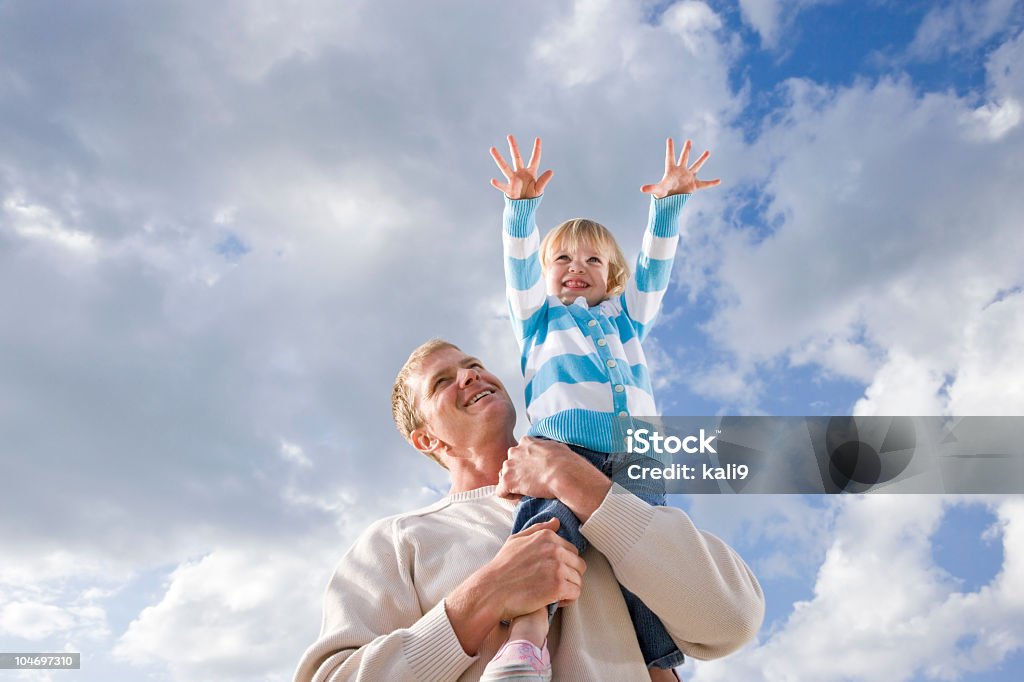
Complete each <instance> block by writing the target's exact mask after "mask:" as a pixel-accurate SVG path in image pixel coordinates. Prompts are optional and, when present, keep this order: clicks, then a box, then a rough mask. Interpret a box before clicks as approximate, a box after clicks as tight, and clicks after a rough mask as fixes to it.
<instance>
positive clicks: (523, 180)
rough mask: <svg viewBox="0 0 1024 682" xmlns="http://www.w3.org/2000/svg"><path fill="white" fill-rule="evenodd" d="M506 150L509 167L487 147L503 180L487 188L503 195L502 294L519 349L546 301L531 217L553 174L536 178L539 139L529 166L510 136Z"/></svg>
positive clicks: (533, 219) (538, 160) (535, 230)
mask: <svg viewBox="0 0 1024 682" xmlns="http://www.w3.org/2000/svg"><path fill="white" fill-rule="evenodd" d="M508 148H509V151H510V152H511V155H512V167H511V168H509V165H508V164H507V163H505V159H503V158H502V157H501V154H500V153H498V150H497V149H495V148H494V147H491V158H493V159H494V163H496V164H498V169H499V170H501V174H502V175H504V176H505V180H506V182H499V181H498V180H494V179H492V180H491V185H492V186H493V187H494V188H495V189H500V190H501V191H502V192H504V193H505V211H504V213H503V214H502V240H501V241H502V245H503V247H504V251H505V295H506V296H507V297H508V312H509V317H510V318H511V320H512V327H513V328H514V329H515V333H516V341H517V342H518V343H519V347H520V349H522V348H523V347H524V344H525V343H526V339H527V338H528V337H529V336H531V335H532V334H533V333H535V332H536V330H537V328H538V326H537V325H538V324H539V321H538V318H537V316H536V315H535V313H536V312H537V311H538V310H540V309H541V307H542V306H543V305H544V301H545V299H546V298H547V291H546V289H545V287H544V278H543V277H542V276H541V267H540V258H539V257H538V253H537V249H538V246H539V245H540V237H539V235H538V233H537V220H536V217H535V216H536V212H537V205H538V204H539V203H540V200H541V194H543V192H544V187H545V185H547V184H548V180H550V179H551V176H552V175H554V173H553V172H552V171H545V172H544V173H542V174H541V175H540V177H537V168H538V166H540V138H539V137H538V138H536V140H535V141H534V143H533V153H532V154H530V163H528V164H527V165H526V166H523V157H522V156H521V155H520V154H519V145H517V144H516V138H514V137H512V136H511V135H509V136H508Z"/></svg>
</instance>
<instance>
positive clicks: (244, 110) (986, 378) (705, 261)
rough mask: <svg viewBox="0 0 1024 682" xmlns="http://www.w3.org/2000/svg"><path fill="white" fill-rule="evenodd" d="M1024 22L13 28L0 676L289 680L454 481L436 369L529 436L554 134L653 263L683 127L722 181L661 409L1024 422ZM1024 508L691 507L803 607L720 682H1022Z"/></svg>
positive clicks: (802, 503)
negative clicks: (523, 157) (529, 247)
mask: <svg viewBox="0 0 1024 682" xmlns="http://www.w3.org/2000/svg"><path fill="white" fill-rule="evenodd" d="M442 17H443V18H442ZM1022 28H1024V4H1022V3H1021V2H1020V0H937V1H935V2H924V1H917V0H911V1H908V2H883V1H881V0H868V1H867V2H853V1H852V0H849V1H840V0H793V1H791V2H782V1H781V0H739V1H738V2H725V1H721V2H718V1H715V0H708V1H706V2H702V1H699V0H682V1H680V2H640V3H637V2H626V1H624V0H623V1H617V0H577V1H576V2H541V1H540V0H537V1H536V2H532V1H528V2H523V3H514V4H509V5H508V6H504V5H497V4H492V3H484V4H481V3H457V2H445V3H443V6H442V7H435V6H428V5H424V6H422V7H421V6H419V5H410V4H409V3H399V2H388V1H384V2H362V1H357V2H347V3H343V4H340V5H339V4H338V3H333V2H329V1H327V0H300V1H296V2H288V3H283V2H282V3H278V2H273V1H271V2H266V1H263V0H229V1H227V2H223V3H216V4H215V5H210V4H209V3H201V2H197V1H184V2H173V3H172V2H152V3H146V4H145V5H144V6H143V5H139V4H138V3H135V2H130V1H128V0H121V1H114V0H109V1H107V2H103V3H96V4H93V5H90V6H88V7H86V6H82V5H77V4H76V5H68V4H66V3H58V2H46V1H43V2H31V3H30V2H21V3H17V2H10V3H3V4H0V319H3V320H4V323H3V324H2V325H0V461H2V462H3V464H4V468H5V480H6V481H8V483H9V485H8V486H7V488H6V489H5V490H4V493H3V495H2V496H0V547H2V548H3V551H2V552H0V651H63V650H67V651H80V652H82V654H83V669H82V670H81V671H80V672H78V673H62V674H60V675H56V674H55V675H52V676H47V675H45V674H31V675H25V676H22V677H21V678H18V677H17V676H12V679H33V680H36V679H76V680H90V681H91V680H112V679H114V680H121V679H124V680H134V679H142V678H145V679H152V680H196V679H222V680H261V681H262V680H285V679H289V678H290V675H291V671H292V669H293V668H294V665H295V663H296V661H297V660H298V657H299V655H300V653H301V651H302V650H303V648H304V647H305V646H307V645H308V644H309V643H311V642H312V641H313V639H314V638H315V636H316V634H317V630H318V627H319V609H320V597H321V594H322V589H323V586H324V585H325V583H326V581H327V578H328V576H329V574H330V571H331V569H332V567H333V565H334V563H335V562H336V560H337V559H338V558H339V556H340V555H341V553H342V552H344V550H345V548H346V547H347V546H348V545H349V544H351V542H352V541H353V540H354V538H355V537H356V536H357V535H358V533H359V532H360V531H361V530H362V529H363V528H365V527H366V525H367V524H368V523H370V522H371V521H372V520H374V519H377V518H380V517H381V516H384V515H386V514H391V513H397V512H399V511H403V510H408V509H411V508H414V507H416V506H419V505H423V504H427V503H429V502H431V501H432V500H434V499H436V498H437V497H438V496H439V495H441V494H443V493H444V491H445V490H446V479H445V477H444V475H443V472H442V471H440V470H439V469H438V468H437V467H436V466H434V465H432V464H431V463H430V462H429V461H427V460H426V459H425V458H423V457H421V456H420V455H418V454H417V453H415V452H414V451H413V450H412V449H411V448H410V447H409V446H408V445H407V444H405V443H404V442H403V441H402V440H401V438H400V437H399V436H398V435H397V433H395V431H394V429H393V427H392V426H391V424H390V418H389V413H388V407H387V396H388V392H389V389H390V385H391V381H392V379H393V376H394V373H395V372H396V371H397V368H398V367H399V366H400V365H401V363H402V361H403V360H404V358H405V357H406V355H407V354H408V352H409V350H410V349H411V348H413V347H414V346H415V345H417V344H418V343H420V342H421V341H423V340H425V339H426V338H429V337H431V336H444V337H447V338H450V339H452V340H453V341H455V342H457V343H459V344H460V345H462V346H463V347H464V348H466V349H467V350H469V351H470V352H473V353H475V354H477V355H479V356H480V357H482V358H483V359H484V360H485V362H486V363H487V364H488V365H489V367H490V368H492V369H493V370H495V371H496V372H497V373H498V374H499V376H501V377H502V378H503V379H504V380H505V382H506V384H507V385H508V386H509V387H510V390H511V392H512V393H513V395H514V398H515V399H516V400H517V401H518V404H519V405H520V407H521V403H522V400H521V396H520V395H519V394H520V391H521V384H520V378H519V374H518V367H517V364H518V362H517V352H516V349H515V344H514V341H513V340H512V336H511V333H510V330H509V328H508V323H507V321H506V320H505V318H504V315H505V312H504V311H505V306H504V300H503V290H502V287H503V284H502V277H501V264H500V263H501V260H500V259H501V257H500V245H499V241H498V240H497V238H496V234H497V232H496V231H497V224H498V221H499V218H500V209H501V204H500V197H499V196H498V195H497V193H496V192H495V191H494V190H493V189H492V188H490V187H489V186H488V180H489V179H490V178H491V177H492V176H493V175H494V174H495V169H494V167H493V164H492V162H491V160H490V158H489V157H488V155H487V149H488V147H490V146H491V145H499V146H500V144H501V142H502V140H503V138H504V136H505V135H506V134H507V133H514V134H516V135H517V136H519V137H520V138H522V139H527V138H529V137H531V136H533V135H541V136H543V138H544V143H545V147H544V149H545V154H544V160H543V163H542V167H543V168H552V169H554V170H555V177H554V179H553V180H552V183H551V185H550V186H549V189H548V191H547V193H546V196H545V201H544V204H543V206H542V207H541V210H540V214H539V220H540V222H541V227H542V229H544V228H546V227H550V226H552V225H554V224H557V223H558V222H560V221H561V220H563V219H565V218H567V217H571V216H576V215H586V216H591V217H594V218H596V219H598V220H600V221H601V222H603V223H604V224H606V225H608V226H609V227H610V228H611V229H612V230H613V232H615V234H616V235H617V237H618V238H619V240H620V242H621V244H622V245H623V248H624V250H625V251H626V252H627V253H635V251H636V250H637V248H638V246H639V241H640V229H641V228H642V224H643V219H644V217H645V216H646V210H647V204H646V197H644V196H643V195H642V194H640V193H639V192H638V191H637V188H638V187H639V186H640V185H641V184H643V183H646V182H652V181H654V180H656V179H657V177H658V176H659V175H660V172H661V171H660V169H661V160H662V154H663V151H662V150H663V144H664V138H665V137H666V136H669V135H671V136H674V137H676V138H677V139H682V138H685V137H692V138H693V139H694V143H695V146H696V147H697V148H698V149H703V148H709V149H711V151H712V157H711V159H710V160H709V162H708V163H707V165H706V166H705V172H706V174H707V175H708V177H714V176H719V177H721V178H722V179H723V184H722V186H721V187H719V188H716V189H714V190H708V191H706V192H703V193H701V194H700V195H698V196H697V197H695V198H694V199H693V200H692V201H691V202H689V204H688V206H687V208H686V211H685V215H684V219H683V227H684V235H685V236H684V239H683V241H682V243H681V247H680V254H679V257H678V259H677V262H676V266H675V270H674V272H673V286H672V289H671V291H670V293H669V296H668V297H667V299H666V306H665V310H664V314H663V317H662V319H661V321H660V322H659V325H658V327H657V328H656V330H655V332H654V333H653V334H652V336H651V337H650V340H649V341H648V342H647V343H646V344H645V350H646V352H647V354H648V357H649V360H650V364H651V368H652V374H653V377H654V379H655V384H656V391H657V398H658V402H659V405H660V407H661V409H662V411H663V412H664V413H665V414H678V415H687V414H690V415H699V414H787V415H805V414H806V415H814V414H848V413H856V414H865V415H867V414H922V415H923V414H949V415H955V414H964V415H967V414H988V415H999V414H1021V413H1024V360H1022V359H1021V357H1020V354H1019V353H1018V352H1016V350H1015V349H1017V348H1020V347H1021V346H1022V345H1024V297H1022V296H1021V292H1022V287H1024V275H1022V274H1021V272H1022V271H1021V268H1020V266H1019V262H1018V261H1019V255H1018V254H1019V253H1021V252H1024V231H1022V230H1021V228H1020V226H1021V225H1024V195H1021V193H1020V192H1019V189H1018V185H1019V178H1020V177H1022V176H1024V163H1022V162H1021V161H1020V159H1024V126H1022V125H1021V118H1022V106H1024V105H1022V103H1024V71H1022V68H1021V67H1020V66H1019V65H1020V64H1024V36H1022ZM41 46H45V49H41ZM524 424H525V422H521V424H520V429H521V430H522V429H524V428H525V427H524ZM11 482H15V483H13V484H12V483H11ZM1022 502H1024V500H1022V498H1021V497H1020V496H1014V497H995V496H978V497H976V498H970V499H968V498H951V497H950V498H947V497H941V496H919V497H918V496H910V495H899V496H896V495H889V496H881V495H879V496H872V497H870V498H851V497H847V496H844V497H842V498H838V499H834V498H827V499H826V498H814V497H797V496H792V497H789V496H773V497H754V496H737V497H730V498H725V497H715V498H711V497H693V498H678V499H676V500H675V501H674V503H675V504H677V505H678V506H681V507H682V508H684V509H685V510H687V511H688V513H690V514H691V515H692V516H693V518H694V519H695V520H696V522H697V524H698V525H699V526H700V527H702V528H705V529H707V530H708V531H709V532H713V533H716V534H718V535H720V536H722V537H724V538H726V539H727V540H728V541H729V542H730V543H732V545H733V546H734V547H736V548H737V550H738V551H739V552H740V553H741V554H742V556H743V557H744V558H745V559H746V560H747V562H748V563H749V564H750V565H751V566H752V567H753V569H754V570H755V572H756V573H757V575H758V576H759V578H760V580H761V582H762V585H763V587H764V589H765V592H766V594H767V602H768V613H767V618H766V622H765V626H764V627H763V628H762V631H761V633H760V635H759V637H758V639H757V640H756V641H755V642H752V643H751V644H750V645H749V646H748V647H746V648H745V649H744V650H743V651H741V652H738V653H737V654H735V655H733V656H731V657H728V658H726V659H724V660H722V661H717V662H710V663H696V662H689V663H688V664H687V666H686V669H685V673H686V679H690V680H696V681H698V682H709V681H713V680H724V679H731V680H736V679H742V680H771V681H782V680H803V679H814V680H836V681H839V680H865V681H875V680H879V681H881V680H884V681H886V682H890V681H892V680H938V679H943V680H946V679H962V680H1011V679H1013V680H1016V679H1018V678H1019V677H1020V676H1021V673H1022V672H1024V653H1022V651H1024V636H1022V635H1021V632H1022V631H1024V628H1021V627H1020V624H1021V623H1024V603H1022V602H1021V600H1020V597H1019V595H1020V594H1024V584H1022V583H1021V580H1022V578H1021V576H1024V567H1022V566H1021V565H1020V563H1021V561H1022V559H1021V557H1022V556H1024V507H1022ZM72 676H73V677H72Z"/></svg>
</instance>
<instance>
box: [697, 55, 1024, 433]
mask: <svg viewBox="0 0 1024 682" xmlns="http://www.w3.org/2000/svg"><path fill="white" fill-rule="evenodd" d="M1008 45H1010V44H1008ZM1011 47H1012V49H1013V50H1019V49H1020V48H1019V38H1017V39H1015V41H1014V42H1013V43H1012V45H1010V47H1007V46H1004V48H1001V50H1000V51H997V52H996V53H995V55H994V56H993V57H992V58H991V61H990V73H992V74H993V75H992V80H991V82H990V95H991V100H990V103H989V104H986V105H982V108H981V109H978V107H976V106H975V105H974V104H973V103H972V102H971V101H970V100H969V99H968V98H966V97H965V98H961V97H958V96H956V95H954V94H951V93H945V94H936V93H925V94H923V95H921V94H917V93H916V92H915V91H914V88H913V86H912V84H911V83H910V82H909V81H906V80H886V79H882V80H881V81H879V82H878V83H875V84H869V83H866V82H860V83H855V84H854V85H852V86H849V87H844V88H838V89H834V90H830V89H827V88H823V87H820V86H816V85H814V84H812V83H809V82H806V81H791V82H790V83H789V84H788V87H789V95H790V98H791V100H790V101H791V104H790V106H789V107H788V109H787V110H786V116H785V117H784V118H783V119H781V120H780V121H779V122H778V123H776V124H775V125H772V126H770V127H769V128H768V129H767V130H766V131H765V133H764V135H763V136H762V138H761V139H760V140H758V141H757V142H755V143H754V145H753V146H752V149H751V153H752V158H753V159H754V160H755V163H754V165H753V169H752V170H751V174H752V175H751V178H752V179H751V182H757V181H756V180H754V179H753V178H757V177H758V174H759V173H761V172H764V173H767V175H766V176H765V177H764V179H763V180H761V182H763V183H764V184H763V185H762V187H763V194H764V196H767V197H769V199H768V201H767V203H766V204H765V205H764V215H765V219H766V220H767V221H773V222H774V224H775V225H776V229H775V230H774V232H773V233H771V234H770V235H769V236H767V238H764V239H763V240H759V241H749V240H748V239H747V238H746V237H745V236H743V235H737V234H729V233H723V235H722V236H721V237H720V238H719V241H720V244H721V247H720V248H721V252H722V253H723V259H722V262H721V266H720V267H719V269H718V271H717V273H715V278H716V279H717V284H716V286H717V293H716V296H717V298H718V299H719V300H720V301H721V303H722V305H720V306H719V307H718V308H717V309H716V313H715V314H714V316H713V318H712V320H711V321H709V322H708V323H707V325H706V328H707V329H708V330H709V332H710V334H711V336H712V338H713V339H714V340H715V342H716V344H717V346H718V347H719V348H724V349H729V350H730V351H731V352H732V353H734V354H735V359H734V360H733V366H734V367H735V368H736V369H737V370H739V371H744V372H746V371H749V370H750V368H753V367H758V366H763V365H764V364H765V363H769V362H772V361H775V360H777V359H778V358H780V357H782V358H786V359H787V360H788V362H790V363H792V364H794V365H807V364H811V365H817V366H819V367H820V368H821V371H822V373H823V374H824V375H826V376H836V377H841V378H849V379H853V380H855V381H860V382H865V383H867V384H868V389H867V391H866V393H865V397H864V399H863V400H862V402H861V404H860V406H859V407H858V409H860V410H863V411H865V413H868V412H871V413H880V412H886V411H889V412H891V413H903V414H909V413H921V414H925V413H944V412H946V411H948V410H949V409H951V405H950V403H949V398H950V396H949V395H948V394H947V393H946V392H945V390H944V387H945V386H946V378H947V377H952V378H953V379H954V380H955V378H956V377H957V375H958V374H959V372H960V371H962V370H964V369H966V368H965V367H963V366H962V364H961V363H963V362H965V361H966V360H967V358H969V357H971V355H972V354H973V353H976V352H977V351H976V348H975V347H976V346H977V344H978V341H977V340H976V338H972V337H970V335H971V334H972V332H971V330H973V329H976V328H977V327H978V326H980V325H982V324H983V322H982V321H983V320H984V319H985V318H986V317H987V316H988V315H989V314H990V312H989V311H988V309H987V308H986V306H988V305H989V303H990V302H991V301H992V300H993V298H994V297H995V296H996V295H997V294H998V293H999V292H1001V291H1008V290H1013V289H1014V288H1015V287H1018V286H1019V285H1020V283H1021V281H1020V275H1019V272H1020V271H1019V266H1018V264H1017V262H1016V258H1015V257H1014V256H1011V254H1014V253H1017V252H1020V251H1022V250H1024V234H1022V233H1021V231H1020V230H1019V229H1018V226H1019V225H1020V224H1021V223H1022V222H1024V203H1022V201H1021V200H1020V196H1019V193H1018V192H1016V191H1015V190H1014V189H1013V184H1014V180H1013V178H1014V177H1015V171H1014V170H1012V169H1013V168H1014V167H1015V166H1016V162H1015V161H1014V160H1013V159H1016V158H1020V157H1021V156H1022V155H1024V146H1022V145H1024V140H1022V139H1021V138H1020V136H1019V135H1016V134H1015V131H1016V130H1018V129H1019V128H1017V127H1014V126H1016V123H1013V121H1012V118H1013V116H1012V115H1011V114H1012V107H1011V108H1010V109H1008V108H1007V107H1010V105H1008V104H1006V103H1007V102H1010V101H1011V100H1010V99H1008V97H1010V96H1011V93H1013V92H1016V90H1015V88H1019V77H1016V76H1014V77H1011V76H1012V75H1013V74H1015V72H1014V71H1012V70H1010V69H1011V67H1010V66H1008V65H1007V66H1006V68H1001V67H997V66H995V64H996V63H997V62H999V60H1002V62H999V63H1003V62H1005V60H1006V58H1007V55H1008V54H1010V53H1009V52H1006V50H1009V49H1010V48H1011ZM996 73H998V74H999V80H997V79H996V78H995V74H996ZM1000 102H1002V104H1000ZM979 111H985V112H987V113H985V114H984V115H982V114H979V113H978V112H979ZM979 117H980V118H979ZM982 119H984V120H982ZM1011 123H1012V125H1011ZM979 125H980V126H982V128H981V130H983V132H984V134H979ZM997 138H998V142H996V141H995V140H996V139H997ZM765 158H766V159H770V160H768V161H767V162H765V163H764V165H763V166H762V165H760V164H759V162H758V159H765ZM725 254H727V257H726V256H725ZM969 348H970V350H969ZM1011 348H1013V346H1003V347H1002V350H1001V351H1000V350H999V349H997V348H995V347H992V348H989V349H988V355H987V360H988V362H990V363H992V365H993V367H998V368H999V370H998V371H1001V372H1002V373H1003V376H1004V379H1005V380H1006V381H1007V384H1009V385H1014V384H1016V383H1021V382H1024V375H1018V372H1019V369H1018V368H1017V365H1018V363H1017V362H1016V360H1015V356H1014V355H1013V353H1012V351H1011V350H1010V349H1011ZM969 371H975V372H976V370H969ZM1010 377H1017V378H1016V379H1011V378H1010ZM737 385H742V381H739V382H737ZM967 385H968V382H965V383H962V384H961V388H960V390H961V393H962V392H963V391H965V390H967V389H966V387H967ZM894 391H895V392H894ZM709 395H713V394H709ZM979 398H980V396H979ZM1002 401H1003V403H1002V404H1003V407H1002V413H1012V412H1016V413H1020V412H1021V411H1022V410H1024V403H1022V402H1021V401H1020V398H1018V397H1016V396H1015V394H1013V393H1012V392H1011V393H1009V394H1007V393H1005V392H1003V394H1002ZM967 402H970V399H966V398H964V397H960V398H958V404H959V405H964V404H966V403H967Z"/></svg>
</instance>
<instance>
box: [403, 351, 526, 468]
mask: <svg viewBox="0 0 1024 682" xmlns="http://www.w3.org/2000/svg"><path fill="white" fill-rule="evenodd" d="M410 386H411V388H412V391H413V395H414V396H415V400H416V403H417V407H418V409H419V413H420V415H422V417H423V424H422V425H421V426H420V427H419V428H417V429H415V430H414V431H413V432H412V434H411V436H412V441H413V445H415V446H416V448H417V449H419V450H424V451H432V450H434V449H435V448H437V447H438V446H439V445H445V446H451V447H456V448H460V449H461V448H471V447H473V445H474V443H475V442H476V441H477V440H478V439H480V438H481V437H486V438H493V437H494V436H493V435H492V434H491V432H492V431H495V430H497V431H500V432H501V433H502V434H504V433H505V432H511V430H512V427H513V426H514V425H515V407H514V406H513V405H512V400H511V399H510V398H509V395H508V392H507V391H506V390H505V387H504V386H503V385H502V383H501V381H500V380H499V379H498V377H496V376H494V375H493V374H491V373H490V372H488V371H487V370H486V369H485V368H484V366H483V363H481V362H480V361H479V360H477V359H476V358H474V357H472V356H470V355H466V354H465V353H463V352H462V351H461V350H457V349H455V348H443V349H441V350H438V351H436V352H435V353H432V354H431V355H430V356H429V357H428V358H427V359H426V360H425V361H424V362H423V364H422V366H421V367H420V369H419V371H418V372H417V373H416V375H415V376H414V377H412V378H411V379H410ZM510 420H511V421H510Z"/></svg>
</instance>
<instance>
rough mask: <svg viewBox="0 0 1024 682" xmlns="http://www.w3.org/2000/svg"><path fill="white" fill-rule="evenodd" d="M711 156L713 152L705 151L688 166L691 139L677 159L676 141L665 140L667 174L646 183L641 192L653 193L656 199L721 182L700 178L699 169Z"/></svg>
mask: <svg viewBox="0 0 1024 682" xmlns="http://www.w3.org/2000/svg"><path fill="white" fill-rule="evenodd" d="M709 156H711V152H709V151H705V152H704V153H703V154H701V155H700V156H699V157H698V158H697V160H696V161H694V162H693V165H690V166H687V163H689V161H690V141H689V140H687V141H686V142H685V143H684V144H683V152H682V153H681V154H680V155H679V161H678V162H677V161H676V151H675V143H673V142H672V138H671V137H670V138H668V140H667V141H666V142H665V176H664V177H663V178H662V179H661V180H660V181H658V182H657V183H655V184H653V185H644V186H643V187H641V188H640V191H641V192H645V193H647V194H653V195H654V198H655V199H664V198H665V197H668V196H672V195H673V194H693V193H694V192H696V191H697V190H699V189H704V188H705V187H714V186H715V185H718V184H721V182H722V181H721V180H719V179H718V178H715V179H714V180H698V179H697V171H699V170H700V167H701V166H703V165H704V162H705V161H707V160H708V157H709Z"/></svg>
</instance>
